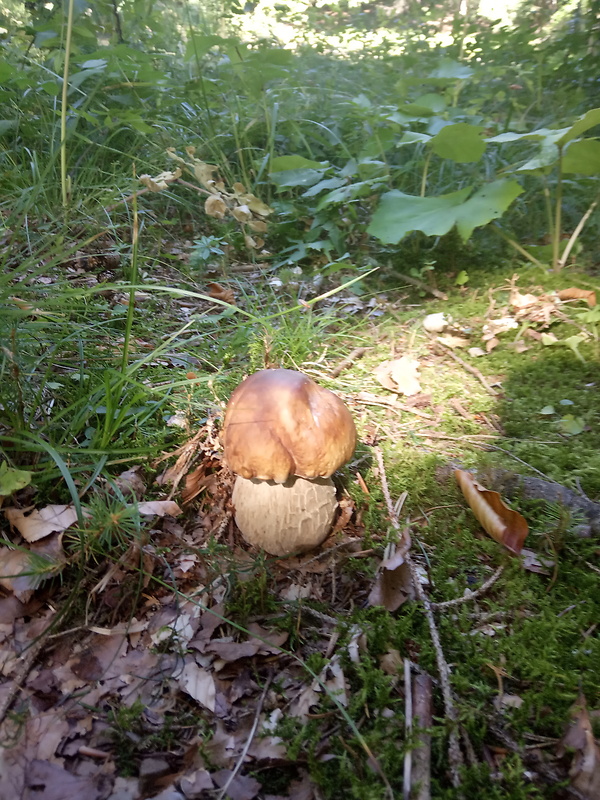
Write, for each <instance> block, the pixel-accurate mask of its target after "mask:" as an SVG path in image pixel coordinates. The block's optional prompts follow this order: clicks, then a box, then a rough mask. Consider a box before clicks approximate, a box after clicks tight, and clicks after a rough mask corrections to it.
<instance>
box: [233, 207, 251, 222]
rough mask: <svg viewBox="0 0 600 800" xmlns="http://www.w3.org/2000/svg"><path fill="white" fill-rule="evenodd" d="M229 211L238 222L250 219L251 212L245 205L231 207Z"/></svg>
mask: <svg viewBox="0 0 600 800" xmlns="http://www.w3.org/2000/svg"><path fill="white" fill-rule="evenodd" d="M231 213H232V214H233V216H234V217H235V218H236V219H237V221H238V222H249V220H251V219H252V212H251V211H250V209H249V208H248V206H246V205H244V206H236V207H235V208H232V209H231Z"/></svg>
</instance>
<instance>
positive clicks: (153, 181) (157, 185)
mask: <svg viewBox="0 0 600 800" xmlns="http://www.w3.org/2000/svg"><path fill="white" fill-rule="evenodd" d="M177 178H181V169H180V168H179V167H177V169H176V170H175V171H174V172H169V171H165V172H161V173H160V175H157V176H156V178H153V177H151V176H150V175H140V183H143V184H144V186H145V187H146V188H147V189H150V191H151V192H162V191H163V190H164V189H166V188H167V187H168V185H169V184H170V183H173V181H176V180H177Z"/></svg>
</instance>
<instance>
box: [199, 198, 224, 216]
mask: <svg viewBox="0 0 600 800" xmlns="http://www.w3.org/2000/svg"><path fill="white" fill-rule="evenodd" d="M204 211H205V212H206V213H207V214H208V216H209V217H215V219H223V217H224V216H225V214H226V213H227V205H226V203H225V201H224V200H223V198H222V197H221V196H220V195H218V194H211V195H210V197H207V198H206V202H205V203H204Z"/></svg>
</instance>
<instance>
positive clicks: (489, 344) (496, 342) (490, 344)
mask: <svg viewBox="0 0 600 800" xmlns="http://www.w3.org/2000/svg"><path fill="white" fill-rule="evenodd" d="M499 344H500V339H498V338H497V337H496V336H492V338H491V339H488V340H487V342H486V343H485V349H486V351H487V352H488V353H491V352H492V350H493V349H494V348H495V347H498V345H499Z"/></svg>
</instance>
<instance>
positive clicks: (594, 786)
mask: <svg viewBox="0 0 600 800" xmlns="http://www.w3.org/2000/svg"><path fill="white" fill-rule="evenodd" d="M569 750H574V751H575V752H574V755H573V761H572V763H571V768H570V770H569V777H570V778H571V785H572V786H573V788H574V789H577V791H578V792H581V794H582V795H583V796H584V797H586V798H588V800H596V799H597V798H598V797H600V747H599V746H598V743H597V742H596V740H595V739H594V731H593V728H592V723H591V720H590V716H589V714H588V711H587V704H586V700H585V697H584V695H583V694H580V695H579V697H578V698H577V700H576V701H575V703H574V704H573V706H572V707H571V723H570V725H569V729H568V730H567V732H566V733H565V735H564V736H563V738H562V740H561V742H560V745H559V755H561V756H562V755H564V754H565V752H567V751H569Z"/></svg>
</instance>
